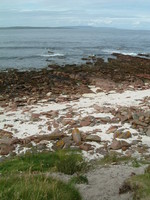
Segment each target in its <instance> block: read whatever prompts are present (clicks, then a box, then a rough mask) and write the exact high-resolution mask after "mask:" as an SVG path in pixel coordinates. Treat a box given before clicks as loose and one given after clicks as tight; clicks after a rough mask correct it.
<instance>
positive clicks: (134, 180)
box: [122, 166, 150, 200]
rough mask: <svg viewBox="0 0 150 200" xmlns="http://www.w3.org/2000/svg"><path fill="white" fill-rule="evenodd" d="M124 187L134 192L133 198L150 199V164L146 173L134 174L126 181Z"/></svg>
mask: <svg viewBox="0 0 150 200" xmlns="http://www.w3.org/2000/svg"><path fill="white" fill-rule="evenodd" d="M123 187H125V188H128V190H131V191H132V192H133V200H150V166H149V167H148V168H147V169H146V170H145V173H144V174H141V175H136V176H132V177H131V178H129V179H128V180H127V181H125V183H124V185H123V186H122V188H123Z"/></svg>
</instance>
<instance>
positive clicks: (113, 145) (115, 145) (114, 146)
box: [110, 140, 131, 150]
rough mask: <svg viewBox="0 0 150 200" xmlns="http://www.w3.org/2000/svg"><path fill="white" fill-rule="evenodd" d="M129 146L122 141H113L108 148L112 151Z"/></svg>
mask: <svg viewBox="0 0 150 200" xmlns="http://www.w3.org/2000/svg"><path fill="white" fill-rule="evenodd" d="M130 146H131V145H130V144H129V143H127V142H126V141H124V140H113V142H112V143H111V145H110V148H111V149H113V150H118V149H122V147H130Z"/></svg>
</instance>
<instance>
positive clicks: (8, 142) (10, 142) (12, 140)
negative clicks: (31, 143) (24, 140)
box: [0, 138, 20, 146]
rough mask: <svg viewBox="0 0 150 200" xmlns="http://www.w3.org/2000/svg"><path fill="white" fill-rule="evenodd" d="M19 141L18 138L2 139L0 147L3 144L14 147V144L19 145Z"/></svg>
mask: <svg viewBox="0 0 150 200" xmlns="http://www.w3.org/2000/svg"><path fill="white" fill-rule="evenodd" d="M19 141H20V140H19V139H18V138H3V139H0V145H2V144H4V145H8V146H11V145H14V144H18V143H19Z"/></svg>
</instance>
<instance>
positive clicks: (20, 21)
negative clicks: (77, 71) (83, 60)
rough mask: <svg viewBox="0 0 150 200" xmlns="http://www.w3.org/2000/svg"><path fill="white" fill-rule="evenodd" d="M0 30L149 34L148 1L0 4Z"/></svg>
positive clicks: (0, 0)
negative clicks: (88, 28)
mask: <svg viewBox="0 0 150 200" xmlns="http://www.w3.org/2000/svg"><path fill="white" fill-rule="evenodd" d="M0 26H2V27H7V26H50V27H56V26H96V27H116V28H129V29H149V30H150V0H0Z"/></svg>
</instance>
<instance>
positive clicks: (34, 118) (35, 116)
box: [30, 113, 40, 122]
mask: <svg viewBox="0 0 150 200" xmlns="http://www.w3.org/2000/svg"><path fill="white" fill-rule="evenodd" d="M30 120H31V121H32V122H38V121H40V114H35V113H33V114H32V115H31V118H30Z"/></svg>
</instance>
